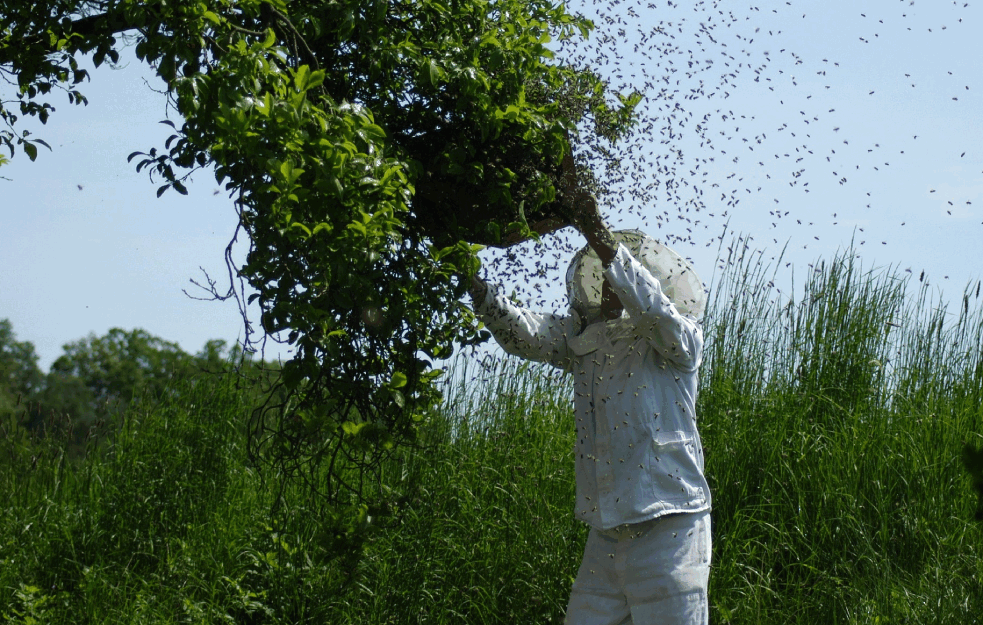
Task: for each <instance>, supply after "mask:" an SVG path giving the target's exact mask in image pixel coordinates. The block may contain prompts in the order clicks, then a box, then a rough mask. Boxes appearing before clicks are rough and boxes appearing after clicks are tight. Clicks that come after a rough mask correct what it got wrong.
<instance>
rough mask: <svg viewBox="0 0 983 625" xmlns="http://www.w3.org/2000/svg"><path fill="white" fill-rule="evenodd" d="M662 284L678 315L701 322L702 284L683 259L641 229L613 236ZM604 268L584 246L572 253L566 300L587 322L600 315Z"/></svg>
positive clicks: (588, 247)
mask: <svg viewBox="0 0 983 625" xmlns="http://www.w3.org/2000/svg"><path fill="white" fill-rule="evenodd" d="M612 234H613V235H614V240H615V242H616V243H621V244H622V245H624V246H625V247H626V248H628V251H629V252H631V255H632V256H634V257H635V259H636V260H638V261H639V262H640V263H641V264H642V265H643V266H644V267H645V268H646V269H648V270H649V271H650V272H651V273H652V275H653V276H655V278H656V279H657V280H658V281H659V283H660V284H661V285H662V292H663V293H665V295H666V297H668V298H669V299H670V300H671V301H672V303H673V304H674V305H675V306H676V310H677V311H679V314H681V315H685V316H690V317H693V318H694V319H697V320H699V319H701V318H702V317H703V311H704V310H705V308H706V303H707V297H706V293H705V292H704V290H703V282H702V281H701V280H700V277H699V276H698V275H697V274H696V271H694V270H693V268H692V267H691V266H690V264H689V263H688V262H686V259H684V258H683V257H682V256H680V255H679V254H677V253H676V252H674V251H673V250H672V249H670V248H668V247H666V246H665V245H662V244H661V243H659V242H658V241H656V240H655V239H653V238H652V237H650V236H648V235H647V234H645V233H644V232H642V231H640V230H618V231H616V232H613V233H612ZM603 283H604V267H603V265H602V264H601V259H600V258H598V256H597V254H596V253H595V252H594V250H592V249H591V248H590V246H585V247H584V248H583V249H581V250H580V251H579V252H577V253H576V254H574V256H573V259H572V260H571V261H570V266H569V268H567V297H569V298H570V307H571V308H573V309H574V310H575V311H576V312H577V314H578V315H579V316H580V319H581V320H582V321H583V322H585V323H587V322H590V321H592V320H593V319H595V318H596V317H598V316H599V315H600V314H601V285H602V284H603Z"/></svg>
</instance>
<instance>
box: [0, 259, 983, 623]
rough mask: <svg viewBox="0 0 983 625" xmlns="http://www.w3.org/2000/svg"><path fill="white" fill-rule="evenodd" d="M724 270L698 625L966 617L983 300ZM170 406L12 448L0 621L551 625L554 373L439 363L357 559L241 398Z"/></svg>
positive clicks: (0, 559)
mask: <svg viewBox="0 0 983 625" xmlns="http://www.w3.org/2000/svg"><path fill="white" fill-rule="evenodd" d="M731 249H733V250H735V251H734V252H733V253H732V254H731V256H730V257H728V258H725V259H724V261H725V266H726V268H727V269H726V271H725V272H724V274H723V275H722V276H721V277H720V279H719V281H718V282H719V283H718V284H717V285H715V286H714V296H713V300H712V304H711V308H710V311H709V312H708V315H707V318H706V321H705V325H704V328H705V334H706V337H707V345H706V350H705V363H704V368H703V370H702V372H701V391H700V399H699V405H698V410H699V414H700V418H701V432H702V435H703V440H704V444H705V448H706V459H707V474H708V478H709V480H710V483H711V487H712V489H713V497H714V510H713V524H714V525H713V538H714V553H713V569H712V573H711V582H710V583H711V588H710V596H711V604H712V619H713V622H715V623H803V624H809V625H813V624H815V623H912V624H914V623H958V624H966V623H975V622H983V617H980V616H978V615H980V614H983V601H981V599H983V581H981V580H983V559H981V556H980V549H981V548H983V527H981V524H978V523H975V522H974V521H973V520H972V517H973V510H974V494H973V493H972V491H971V489H970V486H969V480H968V477H967V476H966V474H965V472H964V470H963V469H962V467H961V464H960V462H959V458H960V453H961V451H962V447H963V444H964V442H966V441H973V442H976V443H977V444H979V442H980V440H981V438H983V409H981V399H983V364H981V345H983V311H981V307H980V306H979V293H978V287H977V285H974V287H973V290H971V291H967V292H966V293H965V294H964V297H963V298H962V299H961V300H958V303H957V304H956V305H954V306H953V307H952V309H951V310H950V309H947V308H946V307H945V306H943V305H941V304H940V300H939V298H938V294H936V293H933V292H932V291H931V290H930V289H929V288H928V287H926V286H924V285H922V284H921V283H919V282H918V281H917V279H916V278H914V277H911V276H908V275H905V274H904V273H900V274H899V273H897V272H894V271H891V270H882V271H869V270H865V269H863V268H862V266H861V265H860V263H859V262H858V261H857V260H856V259H855V258H854V257H853V256H852V254H850V253H845V254H843V255H841V256H839V257H837V258H834V259H832V260H830V261H827V262H825V263H820V264H818V265H817V266H816V267H814V268H811V269H810V271H809V274H808V275H807V276H806V277H805V280H804V281H803V284H802V285H801V286H798V287H796V288H795V289H793V291H792V292H791V293H785V294H783V293H779V292H778V291H777V290H776V289H775V288H774V287H773V286H772V282H773V281H774V280H775V276H774V269H773V268H769V267H767V266H765V265H764V264H762V263H761V262H759V258H760V256H758V255H752V254H747V253H745V254H742V253H741V250H742V249H744V248H743V247H742V246H741V245H740V244H738V245H735V246H732V248H731ZM792 294H794V295H795V296H794V298H790V297H789V296H790V295H792ZM179 390H180V392H176V393H174V394H173V396H172V397H170V398H166V399H164V400H162V401H160V402H149V401H148V402H145V403H143V404H138V405H135V406H133V407H131V409H130V410H129V411H128V412H127V413H126V418H125V421H124V422H123V423H122V424H119V426H118V427H117V428H116V429H114V430H113V431H110V432H104V433H102V434H100V435H99V436H96V437H94V438H93V439H91V440H90V447H91V448H90V450H89V453H88V454H87V455H86V457H85V459H84V460H76V459H72V458H70V457H68V456H67V455H66V453H65V452H64V446H63V445H61V444H60V443H59V441H58V440H57V437H54V436H48V437H47V438H42V439H32V438H31V436H30V435H29V434H28V433H26V432H24V431H21V430H16V431H15V430H10V429H7V430H4V432H3V433H2V436H0V487H2V489H3V490H2V491H0V492H3V493H4V494H5V496H6V502H5V505H4V506H2V507H0V621H5V622H12V623H32V622H36V623H41V622H44V623H49V622H50V623H342V624H344V623H353V624H354V623H395V624H402V623H434V624H445V623H446V624H451V623H454V624H457V623H559V622H562V616H563V611H564V607H565V604H566V600H567V596H568V594H569V591H570V586H571V584H572V581H573V576H574V575H575V574H576V570H577V566H578V564H579V560H580V556H581V552H582V549H583V542H584V540H585V538H586V528H585V527H584V526H583V525H582V524H580V523H578V522H577V521H575V520H574V515H573V513H572V503H573V499H574V475H573V458H572V454H571V450H572V448H573V442H574V439H573V436H574V430H573V415H572V407H571V402H570V397H571V388H570V383H569V381H568V380H567V379H565V378H564V377H562V376H560V375H559V374H558V373H556V372H554V371H551V370H550V369H548V368H543V367H540V366H534V365H530V364H528V363H523V362H519V361H516V360H512V359H506V360H495V359H491V360H488V361H485V362H481V363H479V362H477V361H475V360H473V359H468V358H461V359H459V360H457V361H456V362H455V363H454V365H453V367H452V369H451V371H450V372H449V374H448V376H447V388H446V391H445V395H446V401H445V403H444V406H443V408H442V410H440V411H439V412H436V413H434V414H432V415H429V417H428V420H427V421H426V422H425V424H424V431H423V436H422V437H421V444H420V446H419V447H418V448H416V449H407V450H405V451H404V452H403V453H402V454H400V455H398V456H396V457H394V458H393V459H392V460H391V462H390V463H389V464H388V465H387V466H386V467H385V471H384V475H385V479H386V483H387V484H388V485H389V486H391V487H393V488H395V489H398V490H400V491H402V492H405V493H407V497H405V498H404V499H403V500H402V502H403V503H402V507H401V509H400V510H399V513H398V514H397V515H396V516H387V517H381V518H373V519H369V520H367V521H369V526H368V527H369V528H370V531H369V532H367V533H366V534H365V535H364V536H363V537H362V538H363V539H364V542H362V543H361V544H360V547H361V549H360V550H359V551H354V552H345V551H344V550H339V549H338V547H339V545H343V544H345V541H346V537H345V536H339V535H337V532H336V528H337V526H336V525H335V524H333V522H332V519H330V518H328V516H327V515H325V514H324V513H323V511H320V510H319V509H318V507H317V502H316V501H311V500H309V499H308V497H307V495H306V491H304V490H303V489H302V488H299V487H294V486H292V485H290V484H284V483H283V482H281V481H280V480H278V479H277V476H275V475H270V474H269V473H260V472H258V471H257V470H256V469H254V468H253V467H252V465H250V463H249V462H248V461H247V454H246V451H245V449H246V439H245V436H246V422H247V419H248V416H249V414H250V411H251V409H252V405H251V401H252V400H251V399H249V398H251V397H254V394H253V393H250V392H246V391H244V390H243V389H242V388H240V387H239V386H238V385H237V382H236V381H235V380H234V379H233V378H212V377H208V378H202V379H199V380H197V381H195V383H194V384H189V386H188V388H187V389H179ZM277 501H279V502H280V505H279V506H278V507H274V503H275V502H277ZM273 510H275V511H276V512H275V513H273V512H271V511H273ZM339 554H340V556H341V557H339Z"/></svg>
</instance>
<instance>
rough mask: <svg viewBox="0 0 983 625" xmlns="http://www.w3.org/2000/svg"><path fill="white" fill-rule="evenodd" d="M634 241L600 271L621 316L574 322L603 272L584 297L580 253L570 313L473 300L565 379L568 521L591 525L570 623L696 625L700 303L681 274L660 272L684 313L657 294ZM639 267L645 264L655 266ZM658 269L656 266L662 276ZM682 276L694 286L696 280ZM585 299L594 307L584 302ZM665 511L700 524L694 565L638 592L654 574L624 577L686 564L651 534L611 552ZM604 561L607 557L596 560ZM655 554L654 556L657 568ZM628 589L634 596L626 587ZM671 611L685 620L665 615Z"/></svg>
mask: <svg viewBox="0 0 983 625" xmlns="http://www.w3.org/2000/svg"><path fill="white" fill-rule="evenodd" d="M639 235H641V233H637V232H619V233H615V236H616V239H619V240H620V241H621V242H619V245H618V249H617V253H616V255H615V258H614V260H613V261H612V262H611V263H610V265H609V266H608V267H606V268H604V269H603V277H606V278H607V280H608V282H609V283H610V285H611V286H612V288H613V290H614V291H615V293H616V294H617V295H618V297H619V299H620V300H621V303H622V306H623V307H624V313H623V314H622V316H621V318H620V319H616V320H613V321H606V322H605V321H599V322H596V323H591V324H589V325H586V327H585V328H582V326H583V325H584V324H583V323H582V322H581V316H582V315H593V314H595V313H596V310H597V306H596V304H597V303H598V302H599V297H600V287H599V279H600V278H601V277H602V276H600V275H598V276H596V277H597V279H598V280H595V282H596V283H597V285H596V287H597V288H596V289H593V288H588V289H587V291H588V292H587V293H586V296H585V293H584V289H583V282H584V281H583V280H582V279H580V280H578V279H577V278H578V276H579V277H581V278H582V277H583V275H584V274H585V273H586V274H588V275H589V274H590V268H589V264H590V262H591V261H589V260H586V261H585V259H590V258H591V256H592V255H591V253H590V252H588V251H586V250H585V251H582V252H581V253H579V254H578V255H577V256H576V257H575V258H574V262H573V263H572V264H571V268H570V271H568V274H567V276H568V282H569V284H568V289H569V291H570V295H571V312H570V314H569V315H567V316H563V315H552V314H540V313H535V312H531V311H528V310H526V309H524V308H522V307H520V306H517V305H516V304H514V303H513V302H511V301H510V300H509V299H508V298H507V297H505V296H504V295H502V294H501V293H500V292H499V291H498V289H496V288H495V287H494V286H491V285H489V288H488V291H487V293H486V295H485V298H484V301H482V302H476V303H475V312H476V313H477V314H478V316H479V318H480V319H481V320H482V321H483V322H484V323H485V325H486V326H487V327H488V329H489V330H491V332H492V334H493V335H494V336H495V339H496V340H497V342H498V343H499V344H500V345H501V346H502V348H503V349H505V351H507V352H509V353H511V354H514V355H517V356H520V357H523V358H527V359H530V360H536V361H541V362H547V363H550V364H551V365H553V366H556V367H559V368H561V369H563V370H565V371H567V372H569V373H570V374H572V375H573V378H574V394H575V397H574V407H575V416H576V425H577V440H576V443H575V447H574V452H575V467H576V479H577V499H576V504H575V514H576V517H577V518H578V519H581V520H583V521H584V522H586V523H588V524H589V525H590V526H591V527H592V528H593V529H592V531H591V534H590V537H589V538H588V544H587V549H586V550H585V555H584V563H583V565H582V566H581V571H580V574H579V575H578V578H577V581H576V583H575V584H574V589H573V595H572V597H571V604H570V607H569V608H568V614H567V618H568V622H570V623H597V624H599V625H600V624H602V623H603V624H607V623H611V624H612V625H616V624H618V623H621V622H626V623H627V622H632V621H631V620H630V619H631V618H632V616H630V615H634V619H635V620H634V622H635V625H643V624H644V623H648V622H687V623H690V622H697V623H698V622H705V616H706V576H707V575H708V573H709V549H710V546H709V545H710V537H709V515H708V514H707V512H708V511H709V509H710V489H709V486H708V485H707V481H706V478H705V477H704V475H703V466H704V464H703V448H702V445H701V442H700V436H699V433H698V431H697V427H696V394H697V371H698V369H699V366H700V361H701V358H702V350H703V333H702V329H701V326H700V324H699V322H698V321H697V320H696V318H695V317H694V316H692V315H693V314H696V315H699V314H702V307H703V304H704V302H705V298H704V296H703V293H702V286H700V287H699V289H700V290H699V293H697V294H694V293H693V292H692V289H689V290H688V289H687V287H686V285H685V284H683V285H682V288H678V287H680V286H681V285H680V282H679V276H678V275H676V276H673V275H664V276H662V279H663V280H666V282H667V283H672V284H671V285H670V286H671V287H672V288H673V289H675V290H676V291H677V292H682V293H686V294H687V295H688V296H689V297H687V298H683V297H677V299H678V300H684V299H685V301H680V302H679V304H680V305H679V306H678V308H683V309H684V310H685V311H686V312H689V313H691V314H689V315H683V314H680V311H679V310H678V308H677V305H676V304H674V302H673V301H670V299H669V297H667V296H666V294H665V293H664V292H663V288H662V285H661V283H660V280H659V279H658V278H657V277H656V276H654V275H653V273H652V272H651V271H649V269H647V268H646V267H645V266H643V264H642V263H641V262H639V261H638V260H636V258H635V256H634V255H633V254H632V253H631V252H630V251H629V246H631V247H634V248H635V250H636V254H644V253H645V249H644V247H645V244H646V243H648V242H651V244H654V245H655V246H658V244H657V243H654V241H652V239H649V238H647V237H644V235H641V237H643V238H642V241H641V242H640V241H639ZM626 244H628V245H626ZM650 247H651V245H650ZM659 247H661V246H659ZM662 249H667V248H662ZM670 253H671V252H670ZM592 257H593V261H592V262H594V263H595V264H596V265H597V270H598V271H600V270H601V268H600V261H599V260H598V259H597V257H596V255H594V256H592ZM675 258H677V259H678V256H676V257H675ZM648 264H649V265H650V266H653V267H654V265H657V264H658V263H651V262H650V263H648ZM585 265H587V268H586V269H585ZM665 266H666V263H663V264H662V268H663V270H664V268H665ZM578 272H579V273H578ZM664 273H671V272H665V271H664ZM693 275H695V274H693ZM686 277H687V278H688V279H690V280H692V277H693V276H686ZM587 282H590V279H588V280H587ZM697 284H699V281H698V279H697ZM667 290H669V289H667ZM594 291H596V292H594ZM592 297H593V298H594V300H592V301H584V300H585V299H588V300H590V298H592ZM679 513H692V514H686V515H680V514H679ZM697 513H702V514H697ZM669 515H673V517H672V519H673V520H672V521H671V523H672V524H675V525H678V524H679V523H684V524H685V523H690V524H693V523H697V525H695V526H692V527H690V526H687V527H688V529H687V530H686V534H687V535H688V536H691V537H701V538H700V540H701V541H702V543H701V544H700V545H697V546H696V547H695V548H694V549H690V551H692V554H691V556H692V558H696V560H697V562H695V564H696V566H697V569H698V570H697V571H696V572H695V573H694V572H693V571H688V572H684V573H683V576H684V577H685V578H686V579H683V580H682V581H680V580H672V579H670V580H669V581H668V582H666V581H665V580H662V581H660V582H658V584H659V585H660V586H659V587H658V588H654V587H653V588H649V589H648V590H645V589H641V590H639V588H640V586H639V584H641V585H642V586H644V585H645V583H646V580H648V579H652V576H651V575H648V574H646V575H644V576H643V577H644V579H642V580H641V581H640V582H639V581H638V580H635V582H632V581H631V579H630V577H631V574H632V572H633V571H635V572H637V570H638V568H639V566H641V567H642V568H645V567H648V569H653V566H655V567H656V568H657V567H658V566H664V567H669V568H672V567H674V566H676V567H677V568H678V567H684V566H689V565H688V564H684V565H680V564H678V563H677V564H673V563H672V562H664V561H663V560H664V559H665V558H669V559H670V560H671V559H673V558H677V557H679V556H678V553H682V552H681V551H679V549H676V551H674V552H673V553H674V554H677V555H669V556H665V554H661V555H658V554H657V550H658V549H663V550H664V549H666V548H667V546H666V541H665V540H662V539H660V538H658V537H656V538H651V539H650V542H651V545H649V546H648V547H645V549H646V550H647V551H646V553H644V554H634V555H632V554H631V553H628V552H625V553H624V554H622V556H619V557H616V553H615V552H616V551H617V549H616V547H617V544H618V543H619V542H621V541H624V540H634V539H639V540H637V541H636V542H635V543H634V544H637V545H638V547H639V548H641V547H642V543H643V542H644V541H643V540H640V539H641V537H642V535H643V534H645V535H650V534H652V532H654V531H655V529H653V528H658V527H660V526H664V527H668V525H667V523H668V522H669V520H668V519H669ZM663 517H666V520H665V522H663V523H661V525H659V524H657V523H656V521H655V520H656V519H660V518H663ZM699 523H703V525H702V526H699ZM677 529H678V528H677ZM672 535H673V536H675V535H676V534H675V532H674V533H672ZM611 541H614V542H613V545H614V547H612V546H611V544H612V543H611ZM693 541H696V538H693ZM693 541H691V542H693ZM608 551H610V553H608ZM677 552H678V553H677ZM602 555H607V556H609V557H606V558H601V556H602ZM597 558H601V560H602V561H601V562H598V563H597V566H595V565H594V564H592V563H591V562H592V561H593V560H595V559H597ZM692 558H691V559H692ZM653 559H655V560H656V561H657V562H656V563H655V564H654V565H653V562H652V560H653ZM603 560H608V561H609V562H603ZM626 562H627V563H628V565H627V573H626V568H625V567H626ZM632 562H635V564H631V563H632ZM645 562H647V564H645ZM609 565H610V566H611V567H614V566H616V565H617V566H620V567H621V568H620V569H618V570H619V571H620V572H617V571H615V570H614V569H613V568H612V569H611V570H610V571H608V575H607V577H609V578H610V580H612V581H611V583H612V584H614V586H612V587H609V588H607V590H605V588H604V587H603V586H604V585H603V584H602V587H601V588H600V589H599V588H596V587H595V586H597V584H594V583H593V582H595V581H597V580H598V579H600V578H601V577H604V575H599V576H597V577H594V574H595V573H596V572H597V570H598V568H599V567H607V566H609ZM653 570H654V569H653ZM602 573H603V572H602ZM626 574H627V575H628V577H627V578H626V577H625V575H626ZM670 577H671V575H670ZM694 579H695V581H694ZM619 580H620V581H619ZM632 583H634V584H635V590H630V589H628V588H627V586H626V584H627V585H628V586H631V584H632ZM652 583H655V582H652ZM619 584H620V585H619ZM578 593H579V594H578ZM646 593H647V594H648V595H652V596H651V597H649V596H647V595H646ZM633 596H634V604H633ZM663 600H670V601H669V604H667V603H665V602H662V603H661V604H659V602H660V601H663ZM619 601H620V606H619ZM606 602H607V603H610V605H606ZM673 602H675V604H673ZM694 602H695V603H694ZM700 602H702V603H701V605H696V603H700ZM657 604H659V605H657ZM670 604H673V605H670ZM646 605H647V607H646ZM674 606H675V607H674ZM609 608H610V609H609ZM612 610H613V611H612ZM667 611H668V612H667ZM674 611H675V612H679V614H680V619H683V620H680V619H677V620H672V619H671V618H670V619H668V620H666V619H665V617H667V616H669V613H672V612H674ZM698 613H701V614H702V615H703V616H702V617H701V616H699V614H698ZM656 614H661V617H659V618H660V619H661V620H658V621H651V618H655V616H653V615H656ZM619 615H620V616H619ZM626 615H627V616H626ZM646 615H648V616H646ZM684 615H689V616H684ZM623 618H626V619H627V620H622V619H623Z"/></svg>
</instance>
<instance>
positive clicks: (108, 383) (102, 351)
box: [0, 319, 277, 445]
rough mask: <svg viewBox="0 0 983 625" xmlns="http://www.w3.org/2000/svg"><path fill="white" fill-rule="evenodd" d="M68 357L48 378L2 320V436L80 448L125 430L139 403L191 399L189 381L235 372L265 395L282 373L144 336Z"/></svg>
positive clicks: (116, 337) (214, 348) (86, 345)
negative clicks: (52, 436)
mask: <svg viewBox="0 0 983 625" xmlns="http://www.w3.org/2000/svg"><path fill="white" fill-rule="evenodd" d="M63 350H64V353H63V354H62V355H61V356H59V357H58V358H57V359H56V360H55V361H54V362H53V363H52V365H51V368H50V370H49V371H48V372H47V373H44V372H43V371H42V370H41V368H40V367H39V366H38V355H37V352H36V351H35V349H34V345H33V343H31V342H29V341H18V340H17V337H16V335H15V333H14V329H13V325H12V324H11V323H10V321H9V320H8V319H0V428H2V431H0V434H6V435H11V434H14V433H16V432H21V433H24V434H33V435H45V434H49V433H52V430H56V431H58V433H59V434H61V435H63V436H67V437H68V438H69V439H70V441H71V442H72V443H73V444H75V445H80V444H83V443H84V442H85V439H86V438H87V437H88V436H90V435H91V434H92V433H93V431H94V430H96V429H99V428H105V427H111V426H112V425H113V424H116V423H118V420H119V418H120V417H121V415H123V414H124V412H125V411H126V410H127V408H128V407H129V406H130V405H131V403H132V402H134V401H136V400H147V401H151V402H153V401H156V400H159V399H161V398H163V397H165V396H168V395H174V394H176V393H181V392H184V390H185V389H187V388H189V386H188V384H187V382H189V381H190V382H192V384H193V383H194V380H196V379H199V378H201V377H202V376H207V375H215V374H219V373H227V372H233V371H235V372H237V373H239V374H241V375H242V376H243V379H244V380H245V381H246V386H247V388H252V389H254V390H259V389H260V388H261V382H262V379H269V378H267V377H266V375H267V374H269V373H272V372H275V371H276V369H277V368H276V367H275V366H274V365H272V364H270V363H264V362H262V361H260V360H253V359H252V358H250V357H249V355H248V354H243V352H242V350H241V349H240V348H239V346H238V345H232V346H230V345H229V344H228V343H227V342H226V341H223V340H220V339H214V340H210V341H207V342H206V343H205V345H204V347H202V349H201V351H199V352H198V353H196V354H189V353H187V352H185V351H184V350H182V349H181V348H180V347H179V346H178V344H177V343H173V342H171V341H166V340H164V339H162V338H160V337H157V336H154V335H152V334H150V333H149V332H147V331H146V330H142V329H139V328H138V329H134V330H123V329H121V328H112V329H111V330H109V331H108V332H107V333H106V334H104V335H103V336H96V335H95V334H90V335H89V336H88V337H86V338H83V339H79V340H77V341H73V342H71V343H67V344H66V345H64V347H63Z"/></svg>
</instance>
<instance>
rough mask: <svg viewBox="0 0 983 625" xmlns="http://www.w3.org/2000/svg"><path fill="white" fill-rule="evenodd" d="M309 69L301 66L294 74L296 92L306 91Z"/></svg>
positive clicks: (309, 74)
mask: <svg viewBox="0 0 983 625" xmlns="http://www.w3.org/2000/svg"><path fill="white" fill-rule="evenodd" d="M310 76H311V68H310V67H308V66H307V65H301V66H300V67H298V68H297V71H296V72H295V73H294V85H296V86H297V91H305V90H306V89H307V82H308V81H309V80H310Z"/></svg>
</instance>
